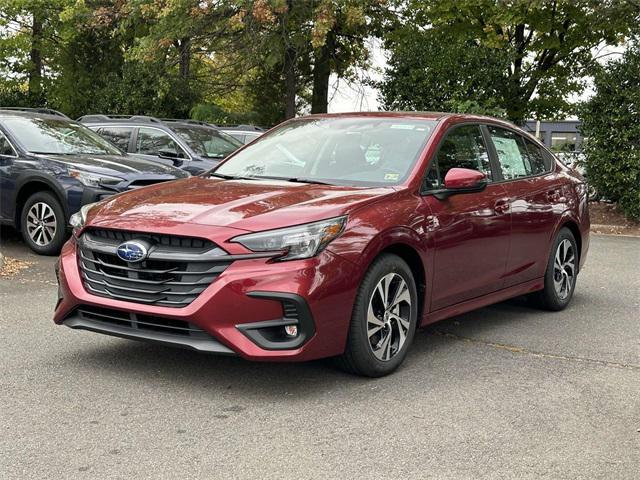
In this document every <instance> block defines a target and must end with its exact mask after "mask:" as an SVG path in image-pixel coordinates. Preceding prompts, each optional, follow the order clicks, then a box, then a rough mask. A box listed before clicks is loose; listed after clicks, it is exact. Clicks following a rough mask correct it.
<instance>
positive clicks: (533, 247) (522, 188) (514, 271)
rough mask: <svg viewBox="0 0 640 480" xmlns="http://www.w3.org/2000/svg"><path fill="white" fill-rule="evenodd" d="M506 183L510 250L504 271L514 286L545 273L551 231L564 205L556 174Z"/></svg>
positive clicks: (508, 283) (506, 283)
mask: <svg viewBox="0 0 640 480" xmlns="http://www.w3.org/2000/svg"><path fill="white" fill-rule="evenodd" d="M504 186H505V188H506V190H507V193H508V195H509V197H510V198H511V225H512V227H511V231H512V233H511V250H510V254H509V262H508V263H507V268H506V272H505V286H511V285H516V284H518V283H522V282H526V281H528V280H533V279H535V278H540V277H542V276H543V275H544V271H545V269H546V267H547V260H548V254H549V247H550V242H551V235H552V233H553V231H554V228H555V224H556V221H557V218H559V215H560V214H562V211H563V210H564V206H562V204H563V200H562V193H561V189H560V188H559V186H558V182H557V181H556V178H555V175H553V174H550V175H543V176H540V177H533V178H529V179H523V180H518V181H515V182H507V183H505V184H504Z"/></svg>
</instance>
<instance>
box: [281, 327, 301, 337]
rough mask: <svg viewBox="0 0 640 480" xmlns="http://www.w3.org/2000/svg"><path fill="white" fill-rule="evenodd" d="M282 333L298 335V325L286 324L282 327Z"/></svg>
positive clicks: (292, 335) (290, 335)
mask: <svg viewBox="0 0 640 480" xmlns="http://www.w3.org/2000/svg"><path fill="white" fill-rule="evenodd" d="M284 333H286V334H287V336H288V337H292V338H293V337H297V336H298V326H297V325H287V326H285V327H284Z"/></svg>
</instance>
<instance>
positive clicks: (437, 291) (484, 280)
mask: <svg viewBox="0 0 640 480" xmlns="http://www.w3.org/2000/svg"><path fill="white" fill-rule="evenodd" d="M505 198H506V191H505V189H504V187H503V186H502V185H500V184H490V185H488V186H487V188H486V189H485V190H484V191H483V192H479V193H470V194H462V195H453V196H451V197H449V198H448V199H446V200H444V201H441V200H438V199H436V198H435V197H433V196H429V197H425V201H426V202H428V203H429V207H430V208H431V211H432V215H433V217H435V219H437V228H435V229H434V230H435V244H436V252H435V259H434V272H433V293H432V297H431V310H432V311H433V310H438V309H440V308H444V307H447V306H449V305H453V304H456V303H459V302H463V301H465V300H469V299H471V298H475V297H479V296H481V295H485V294H487V293H491V292H495V291H496V290H499V289H500V288H502V286H503V284H504V278H503V275H504V271H505V264H506V259H507V255H508V252H509V241H510V234H511V220H510V214H509V212H508V209H507V210H505V209H504V208H503V207H500V206H501V205H503V204H504V201H505ZM496 207H498V208H496Z"/></svg>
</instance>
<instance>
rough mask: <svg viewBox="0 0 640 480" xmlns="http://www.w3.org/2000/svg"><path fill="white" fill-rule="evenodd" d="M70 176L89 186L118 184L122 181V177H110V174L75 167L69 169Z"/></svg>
mask: <svg viewBox="0 0 640 480" xmlns="http://www.w3.org/2000/svg"><path fill="white" fill-rule="evenodd" d="M69 176H70V177H72V178H75V179H76V180H78V181H79V182H80V183H82V184H83V185H85V186H87V187H99V186H101V185H117V184H118V183H120V182H122V181H123V180H122V178H118V177H110V176H109V175H99V174H97V173H89V172H85V171H83V170H77V169H75V168H70V169H69Z"/></svg>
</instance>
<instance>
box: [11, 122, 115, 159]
mask: <svg viewBox="0 0 640 480" xmlns="http://www.w3.org/2000/svg"><path fill="white" fill-rule="evenodd" d="M4 126H5V127H6V128H7V129H8V130H10V131H11V134H12V135H13V137H14V138H15V139H16V140H17V141H18V142H19V143H20V144H21V145H22V146H23V147H24V148H25V150H27V151H29V152H31V153H42V154H61V155H75V154H85V155H122V152H120V150H118V149H117V148H115V147H114V146H113V145H111V144H110V143H109V142H107V141H106V140H105V139H103V138H102V137H101V136H100V135H98V134H97V133H95V132H94V131H92V130H90V129H88V128H87V127H85V126H84V125H80V124H79V123H75V122H70V121H69V120H64V119H58V118H38V117H11V118H5V119H4Z"/></svg>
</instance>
